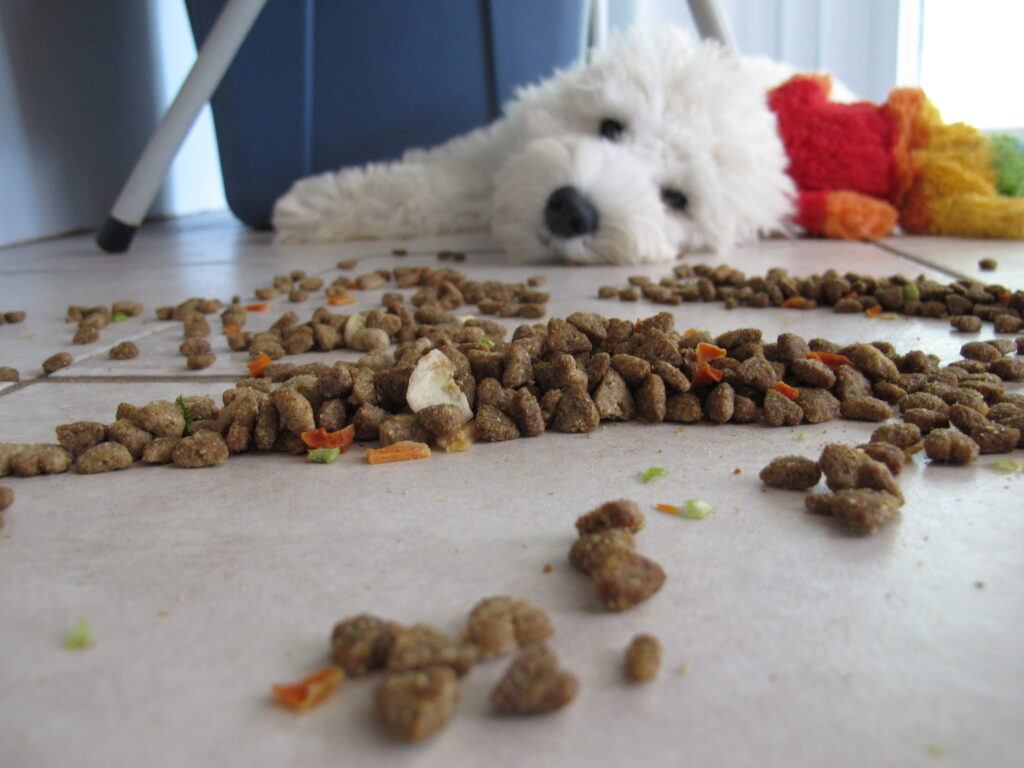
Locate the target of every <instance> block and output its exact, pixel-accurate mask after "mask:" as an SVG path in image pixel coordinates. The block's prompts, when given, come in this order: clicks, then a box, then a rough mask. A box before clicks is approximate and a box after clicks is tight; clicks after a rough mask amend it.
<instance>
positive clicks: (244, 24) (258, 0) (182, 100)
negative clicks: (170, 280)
mask: <svg viewBox="0 0 1024 768" xmlns="http://www.w3.org/2000/svg"><path fill="white" fill-rule="evenodd" d="M266 2H267V0H228V4H227V5H226V6H225V7H224V10H223V11H222V12H221V14H220V16H219V17H218V19H217V21H216V23H215V24H214V25H213V27H212V28H211V30H210V34H209V36H208V37H207V38H206V41H205V42H204V43H203V46H202V48H200V50H199V53H198V55H197V56H196V61H195V64H193V65H192V70H191V71H190V72H189V74H188V77H187V78H185V82H184V83H183V84H182V86H181V89H180V90H179V91H178V95H177V96H176V97H175V98H174V102H173V103H172V104H171V106H170V108H169V109H168V110H167V113H166V114H165V115H164V117H163V120H161V121H160V125H159V126H157V129H156V132H155V133H154V134H153V136H152V138H150V140H149V143H148V144H147V145H146V149H145V150H144V151H143V153H142V155H141V156H140V157H139V159H138V161H137V162H136V163H135V168H134V169H133V170H132V173H131V176H129V177H128V181H126V182H125V185H124V187H123V188H122V189H121V194H120V195H118V197H117V201H116V202H115V203H114V207H113V209H112V210H111V211H110V215H109V216H108V217H107V220H106V222H105V223H104V225H103V226H102V227H101V228H100V230H99V232H98V234H97V235H96V243H97V245H99V247H100V248H102V249H103V250H105V251H108V252H110V253H120V252H123V251H126V250H128V246H129V245H130V244H131V241H132V237H134V235H135V230H136V229H137V228H138V226H139V225H140V224H141V223H142V220H143V218H144V217H145V215H146V213H147V212H148V211H149V209H150V207H151V206H152V205H153V200H155V199H156V195H157V192H158V191H159V190H160V185H161V184H163V181H164V177H166V175H167V169H168V168H169V167H170V165H171V161H172V160H173V159H174V156H175V154H177V152H178V148H179V147H180V146H181V143H182V142H183V141H184V140H185V137H186V136H187V135H188V132H189V130H191V128H192V124H193V123H194V122H195V120H196V116H197V115H198V114H199V110H201V109H202V108H203V105H204V104H206V102H207V101H209V99H210V96H211V95H212V94H213V91H214V89H216V87H217V85H218V84H219V83H220V81H221V79H222V78H223V77H224V73H225V72H226V71H227V68H228V67H229V66H230V65H231V62H232V61H233V60H234V58H235V54H236V53H237V52H238V49H239V47H240V46H241V45H242V41H244V40H245V38H246V36H247V35H248V34H249V30H250V29H251V28H252V25H253V23H254V22H255V21H256V17H257V16H259V14H260V11H261V10H263V6H264V5H266Z"/></svg>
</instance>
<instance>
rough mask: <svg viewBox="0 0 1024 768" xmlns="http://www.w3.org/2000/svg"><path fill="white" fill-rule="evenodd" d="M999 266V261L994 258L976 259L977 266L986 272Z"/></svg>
mask: <svg viewBox="0 0 1024 768" xmlns="http://www.w3.org/2000/svg"><path fill="white" fill-rule="evenodd" d="M998 267H999V262H998V261H996V260H995V259H991V258H984V259H981V260H980V261H978V268H979V269H983V270H985V271H986V272H991V271H993V270H994V269H997V268H998Z"/></svg>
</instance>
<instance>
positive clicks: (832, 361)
mask: <svg viewBox="0 0 1024 768" xmlns="http://www.w3.org/2000/svg"><path fill="white" fill-rule="evenodd" d="M807 357H808V359H810V360H818V361H820V362H822V363H824V364H825V365H827V366H828V367H829V368H831V369H832V371H833V372H835V371H838V370H839V368H840V366H843V365H853V363H852V362H851V361H850V358H848V357H847V356H846V355H839V354H836V353H835V352H808V353H807Z"/></svg>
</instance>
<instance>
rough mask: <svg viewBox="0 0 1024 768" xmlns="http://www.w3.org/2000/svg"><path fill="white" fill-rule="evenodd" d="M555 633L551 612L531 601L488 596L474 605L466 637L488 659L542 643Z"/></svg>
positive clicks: (463, 637)
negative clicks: (547, 612)
mask: <svg viewBox="0 0 1024 768" xmlns="http://www.w3.org/2000/svg"><path fill="white" fill-rule="evenodd" d="M553 632H554V628H553V627H552V626H551V620H550V619H549V618H548V615H547V614H546V613H544V611H542V610H541V609H540V608H538V607H537V606H535V605H534V604H533V603H531V602H529V601H528V600H523V599H521V598H517V597H488V598H485V599H483V600H481V601H480V602H479V603H477V604H476V606H474V607H473V610H472V611H471V612H470V614H469V622H468V623H467V625H466V631H465V632H464V633H463V635H462V639H463V640H464V641H465V642H467V643H472V644H473V645H475V646H476V647H477V649H478V650H479V654H480V658H481V659H488V658H492V657H494V656H503V655H505V654H506V653H511V652H512V651H514V650H516V649H518V648H521V647H523V646H527V645H531V644H532V643H538V642H540V641H541V640H544V639H546V638H547V637H550V636H551V634H552V633H553Z"/></svg>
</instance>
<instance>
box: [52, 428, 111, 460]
mask: <svg viewBox="0 0 1024 768" xmlns="http://www.w3.org/2000/svg"><path fill="white" fill-rule="evenodd" d="M56 432H57V442H59V443H60V444H61V447H62V448H63V449H64V450H66V451H67V452H68V453H70V454H71V455H72V456H81V455H82V454H83V453H85V452H86V451H87V450H89V449H90V448H92V447H93V446H94V445H97V444H99V443H102V442H103V441H104V440H106V439H107V427H106V425H105V424H100V423H99V422H96V421H76V422H74V423H73V424H61V425H60V426H59V427H57V429H56Z"/></svg>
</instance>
